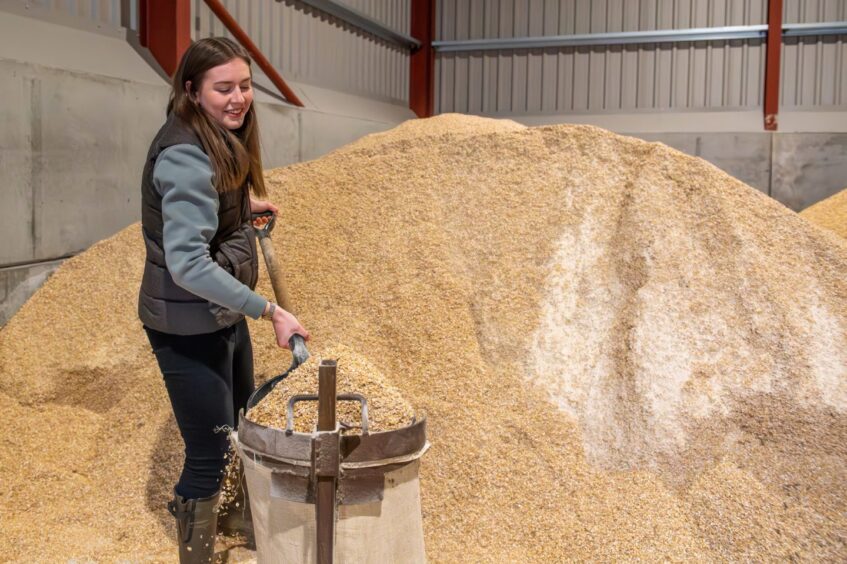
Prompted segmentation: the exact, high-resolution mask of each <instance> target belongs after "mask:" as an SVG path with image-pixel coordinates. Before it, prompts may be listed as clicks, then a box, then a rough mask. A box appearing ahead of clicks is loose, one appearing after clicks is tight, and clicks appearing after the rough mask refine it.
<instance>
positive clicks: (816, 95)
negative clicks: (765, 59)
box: [779, 0, 847, 109]
mask: <svg viewBox="0 0 847 564" xmlns="http://www.w3.org/2000/svg"><path fill="white" fill-rule="evenodd" d="M783 9H784V11H785V13H784V14H783V19H784V21H785V23H815V22H833V21H847V0H785V4H784V7H783ZM845 40H847V37H845V36H843V35H838V36H829V37H815V36H812V37H796V38H792V37H786V38H785V39H784V43H783V47H782V73H781V74H782V89H781V91H780V96H779V97H780V102H781V106H782V107H784V108H791V109H812V108H820V109H827V108H847V41H845Z"/></svg>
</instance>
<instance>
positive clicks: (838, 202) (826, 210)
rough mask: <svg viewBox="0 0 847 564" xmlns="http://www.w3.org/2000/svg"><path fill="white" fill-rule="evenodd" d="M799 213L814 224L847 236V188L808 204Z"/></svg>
mask: <svg viewBox="0 0 847 564" xmlns="http://www.w3.org/2000/svg"><path fill="white" fill-rule="evenodd" d="M800 215H801V216H802V217H803V218H805V219H807V220H809V221H811V222H812V223H814V224H816V225H820V226H821V227H824V228H826V229H829V230H830V231H834V232H835V233H837V234H838V235H841V236H842V237H847V188H845V189H844V190H842V191H841V192H838V193H837V194H834V195H832V196H830V197H829V198H826V199H825V200H821V201H820V202H818V203H817V204H815V205H813V206H809V207H808V208H806V209H804V210H803V211H801V212H800Z"/></svg>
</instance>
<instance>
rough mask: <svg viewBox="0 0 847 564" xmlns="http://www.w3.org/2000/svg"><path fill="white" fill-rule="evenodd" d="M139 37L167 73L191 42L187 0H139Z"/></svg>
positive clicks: (177, 63) (189, 5) (171, 69)
mask: <svg viewBox="0 0 847 564" xmlns="http://www.w3.org/2000/svg"><path fill="white" fill-rule="evenodd" d="M138 11H139V26H138V39H139V42H140V43H141V45H142V46H143V47H147V48H148V49H150V53H151V54H152V55H153V57H154V58H155V59H156V61H157V62H158V63H159V65H160V66H161V67H162V69H163V70H164V71H165V72H166V73H167V74H168V76H173V74H174V73H175V72H176V68H177V66H178V65H179V59H180V58H181V57H182V54H183V53H185V50H186V49H188V46H189V45H191V1H190V0H141V1H140V2H139V5H138Z"/></svg>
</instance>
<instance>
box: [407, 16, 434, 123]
mask: <svg viewBox="0 0 847 564" xmlns="http://www.w3.org/2000/svg"><path fill="white" fill-rule="evenodd" d="M411 14H412V21H411V32H412V37H414V38H415V39H417V40H418V41H420V42H421V48H420V49H418V50H417V51H415V52H414V53H412V56H411V57H409V107H410V108H411V109H412V111H414V112H415V114H417V116H418V117H429V116H431V115H432V112H433V105H434V100H435V52H434V51H433V49H432V39H433V37H435V2H434V1H433V0H412V10H411Z"/></svg>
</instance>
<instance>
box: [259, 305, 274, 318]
mask: <svg viewBox="0 0 847 564" xmlns="http://www.w3.org/2000/svg"><path fill="white" fill-rule="evenodd" d="M274 311H276V304H275V303H273V302H268V311H267V312H264V311H263V312H262V319H267V320H268V321H273V318H274Z"/></svg>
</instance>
